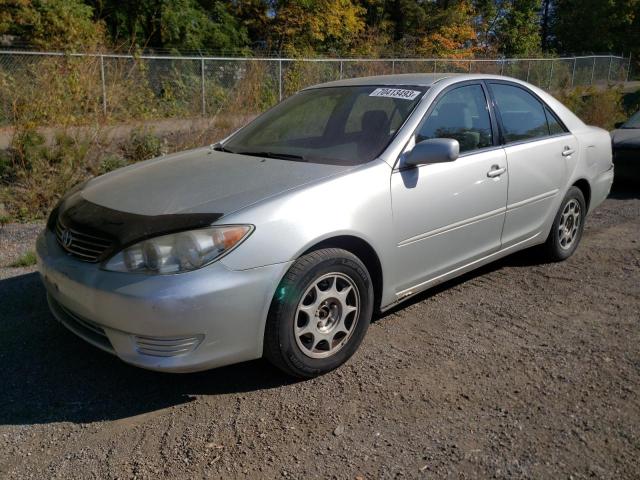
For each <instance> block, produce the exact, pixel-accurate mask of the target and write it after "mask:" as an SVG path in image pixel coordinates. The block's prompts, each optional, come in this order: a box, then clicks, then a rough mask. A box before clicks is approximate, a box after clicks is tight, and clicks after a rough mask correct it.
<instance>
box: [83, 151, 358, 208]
mask: <svg viewBox="0 0 640 480" xmlns="http://www.w3.org/2000/svg"><path fill="white" fill-rule="evenodd" d="M351 168H353V167H344V166H339V165H324V164H317V163H306V162H296V161H291V160H280V159H273V158H261V157H253V156H247V155H238V154H232V153H225V152H218V151H213V150H211V149H209V148H200V149H196V150H190V151H187V152H182V153H179V154H174V155H170V156H166V157H160V158H157V159H153V160H149V161H146V162H142V163H138V164H135V165H132V166H130V167H126V168H123V169H120V170H116V171H114V172H111V173H109V174H106V175H103V176H101V177H98V178H95V179H93V180H91V181H90V182H89V183H87V184H86V186H85V187H84V188H83V189H82V191H81V196H82V197H83V198H84V199H85V200H86V201H88V202H91V203H93V204H96V205H100V206H103V207H107V208H109V209H113V210H118V211H121V212H128V213H133V214H138V215H153V216H156V215H169V214H179V213H212V212H215V213H218V214H221V215H226V214H229V213H232V212H235V211H237V210H239V209H241V208H243V207H246V206H248V205H251V204H253V203H256V202H259V201H260V200H263V199H265V198H268V197H271V196H273V195H277V194H279V193H282V192H284V191H286V190H290V189H293V188H296V187H299V186H301V185H304V184H306V183H309V182H313V181H316V180H320V179H322V178H326V177H328V176H332V175H336V174H338V173H341V172H344V171H347V170H349V169H351Z"/></svg>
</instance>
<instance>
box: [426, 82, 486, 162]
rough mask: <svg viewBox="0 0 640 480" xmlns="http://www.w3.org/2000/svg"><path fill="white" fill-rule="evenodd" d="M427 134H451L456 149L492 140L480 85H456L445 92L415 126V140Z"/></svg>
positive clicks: (480, 145)
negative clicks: (416, 131)
mask: <svg viewBox="0 0 640 480" xmlns="http://www.w3.org/2000/svg"><path fill="white" fill-rule="evenodd" d="M431 138H453V139H455V140H458V142H459V143H460V152H469V151H473V150H478V149H480V148H485V147H490V146H492V144H493V141H492V135H491V119H490V117H489V110H488V107H487V99H486V97H485V95H484V91H483V90H482V87H481V86H480V85H467V86H464V87H458V88H455V89H454V90H451V91H449V92H447V93H445V94H444V95H443V96H442V97H441V98H440V99H439V100H438V101H437V103H436V105H435V107H434V108H433V110H432V111H431V113H430V114H429V116H428V117H427V118H426V119H425V120H424V122H423V123H422V125H421V126H420V127H419V128H418V133H417V135H416V143H418V142H421V141H423V140H427V139H431Z"/></svg>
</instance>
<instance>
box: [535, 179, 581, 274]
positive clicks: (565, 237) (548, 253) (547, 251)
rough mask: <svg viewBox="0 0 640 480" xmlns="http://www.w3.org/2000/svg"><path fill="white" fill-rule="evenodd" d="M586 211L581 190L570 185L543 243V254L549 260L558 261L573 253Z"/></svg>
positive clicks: (579, 237)
mask: <svg viewBox="0 0 640 480" xmlns="http://www.w3.org/2000/svg"><path fill="white" fill-rule="evenodd" d="M586 213H587V206H586V202H585V200H584V195H583V194H582V191H581V190H580V189H579V188H578V187H571V188H570V189H569V191H568V192H567V194H566V195H565V197H564V199H563V200H562V203H561V204H560V208H559V209H558V213H556V217H555V219H554V220H553V225H552V227H551V231H550V232H549V236H548V237H547V241H546V242H545V244H544V245H543V252H544V255H545V257H546V258H547V259H548V260H549V261H553V262H560V261H562V260H566V259H567V258H569V257H570V256H571V255H573V252H575V251H576V248H578V244H579V243H580V240H581V239H582V232H583V230H584V221H585V218H586ZM576 222H577V225H576Z"/></svg>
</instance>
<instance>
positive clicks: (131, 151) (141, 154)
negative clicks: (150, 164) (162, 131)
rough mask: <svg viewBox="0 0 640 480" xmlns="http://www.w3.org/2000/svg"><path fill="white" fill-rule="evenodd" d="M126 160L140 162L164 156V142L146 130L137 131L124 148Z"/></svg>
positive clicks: (133, 132) (132, 133)
mask: <svg viewBox="0 0 640 480" xmlns="http://www.w3.org/2000/svg"><path fill="white" fill-rule="evenodd" d="M122 151H123V152H124V156H125V158H127V159H128V160H130V161H131V162H139V161H142V160H148V159H150V158H153V157H158V156H160V155H161V154H162V141H161V140H160V138H158V137H157V136H155V135H154V134H153V133H151V132H149V131H147V130H144V129H135V130H133V131H132V132H131V135H130V136H129V139H128V140H127V141H126V142H125V144H124V145H123V147H122Z"/></svg>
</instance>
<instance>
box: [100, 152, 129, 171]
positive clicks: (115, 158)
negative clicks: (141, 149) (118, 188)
mask: <svg viewBox="0 0 640 480" xmlns="http://www.w3.org/2000/svg"><path fill="white" fill-rule="evenodd" d="M127 165H128V162H127V160H126V159H124V158H123V157H121V156H120V155H118V154H116V153H110V154H107V155H106V156H105V157H103V158H102V160H101V162H100V168H99V170H98V173H99V174H100V175H103V174H105V173H109V172H112V171H114V170H117V169H119V168H122V167H126V166H127Z"/></svg>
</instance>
